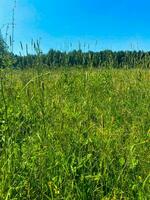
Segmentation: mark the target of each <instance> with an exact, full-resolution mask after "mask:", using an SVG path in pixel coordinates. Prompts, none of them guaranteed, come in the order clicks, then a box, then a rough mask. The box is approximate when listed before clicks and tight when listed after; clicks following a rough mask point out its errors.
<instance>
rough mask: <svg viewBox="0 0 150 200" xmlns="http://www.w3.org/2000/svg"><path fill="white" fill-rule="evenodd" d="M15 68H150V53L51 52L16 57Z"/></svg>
mask: <svg viewBox="0 0 150 200" xmlns="http://www.w3.org/2000/svg"><path fill="white" fill-rule="evenodd" d="M14 57H15V64H14V67H19V68H20V67H21V68H26V67H34V66H35V65H40V66H45V67H76V66H77V67H96V68H101V67H106V68H150V52H143V51H138V52H137V51H118V52H113V51H111V50H105V51H100V52H93V51H89V52H83V51H82V50H74V51H71V52H61V51H56V50H50V51H49V52H48V53H47V54H43V53H40V54H38V55H27V56H14Z"/></svg>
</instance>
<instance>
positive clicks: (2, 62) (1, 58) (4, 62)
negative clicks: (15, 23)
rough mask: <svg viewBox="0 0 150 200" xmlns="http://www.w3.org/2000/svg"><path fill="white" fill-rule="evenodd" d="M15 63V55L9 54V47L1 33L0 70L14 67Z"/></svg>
mask: <svg viewBox="0 0 150 200" xmlns="http://www.w3.org/2000/svg"><path fill="white" fill-rule="evenodd" d="M14 63H15V62H14V58H13V55H11V54H10V53H9V51H8V46H7V44H6V43H5V41H4V39H3V37H2V34H1V32H0V68H6V67H12V66H13V64H14Z"/></svg>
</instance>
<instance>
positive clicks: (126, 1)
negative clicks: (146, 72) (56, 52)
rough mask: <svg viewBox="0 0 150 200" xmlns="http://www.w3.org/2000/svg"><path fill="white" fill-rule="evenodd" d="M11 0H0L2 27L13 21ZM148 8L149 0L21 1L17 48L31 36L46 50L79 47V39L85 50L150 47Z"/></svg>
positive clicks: (19, 2) (18, 10) (17, 49)
mask: <svg viewBox="0 0 150 200" xmlns="http://www.w3.org/2000/svg"><path fill="white" fill-rule="evenodd" d="M12 2H13V0H0V28H1V27H2V25H3V24H5V23H8V22H11V10H12ZM149 9H150V0H18V1H17V7H16V15H15V23H16V26H15V51H16V52H18V51H19V49H20V47H19V42H20V41H22V43H23V44H26V43H27V44H28V45H29V44H30V41H31V39H32V38H34V39H35V40H36V39H40V40H41V48H42V49H43V50H44V51H47V50H48V49H50V48H55V49H60V50H69V49H71V47H70V45H69V44H70V43H72V48H77V47H78V43H79V41H80V43H81V46H82V47H83V48H85V49H86V50H87V48H88V45H89V46H90V49H91V50H103V49H112V50H127V49H128V50H131V49H136V50H138V49H142V50H149V49H150V25H149V23H150V11H149ZM2 32H3V33H5V32H6V27H3V29H2ZM96 41H97V42H96ZM84 44H86V46H85V47H84ZM29 46H30V45H29Z"/></svg>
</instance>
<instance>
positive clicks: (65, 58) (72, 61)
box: [0, 34, 150, 68]
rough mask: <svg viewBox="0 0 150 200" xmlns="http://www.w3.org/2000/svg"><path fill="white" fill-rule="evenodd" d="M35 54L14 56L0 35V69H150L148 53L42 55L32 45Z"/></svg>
mask: <svg viewBox="0 0 150 200" xmlns="http://www.w3.org/2000/svg"><path fill="white" fill-rule="evenodd" d="M34 47H35V54H29V53H28V52H27V54H26V55H25V56H24V55H14V54H13V53H10V52H9V50H8V46H7V44H6V43H5V41H4V39H3V37H2V35H1V34H0V68H4V67H14V68H27V67H35V66H39V67H48V68H52V67H95V68H102V67H106V68H150V51H148V52H144V51H111V50H104V51H99V52H94V51H88V52H84V51H82V50H81V49H79V50H73V51H70V52H62V51H58V50H53V49H51V50H50V51H49V52H48V53H42V51H40V49H39V47H38V45H37V46H36V45H34Z"/></svg>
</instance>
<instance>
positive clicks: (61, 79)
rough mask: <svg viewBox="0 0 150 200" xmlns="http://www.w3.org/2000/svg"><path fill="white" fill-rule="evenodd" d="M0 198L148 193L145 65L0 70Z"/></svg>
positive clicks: (112, 198) (107, 198)
mask: <svg viewBox="0 0 150 200" xmlns="http://www.w3.org/2000/svg"><path fill="white" fill-rule="evenodd" d="M0 76H1V83H0V199H1V200H9V199H10V200H19V199H20V200H26V199H31V200H33V199H37V200H42V199H43V200H45V199H52V200H53V199H64V200H70V199H71V200H97V199H98V200H101V199H102V200H119V199H125V200H126V199H128V200H131V199H136V200H138V199H140V200H148V199H150V153H149V152H150V143H149V142H150V71H148V70H138V69H136V70H113V69H110V70H98V69H87V70H83V69H57V70H51V71H48V70H30V69H28V70H22V71H21V70H1V71H0Z"/></svg>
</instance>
